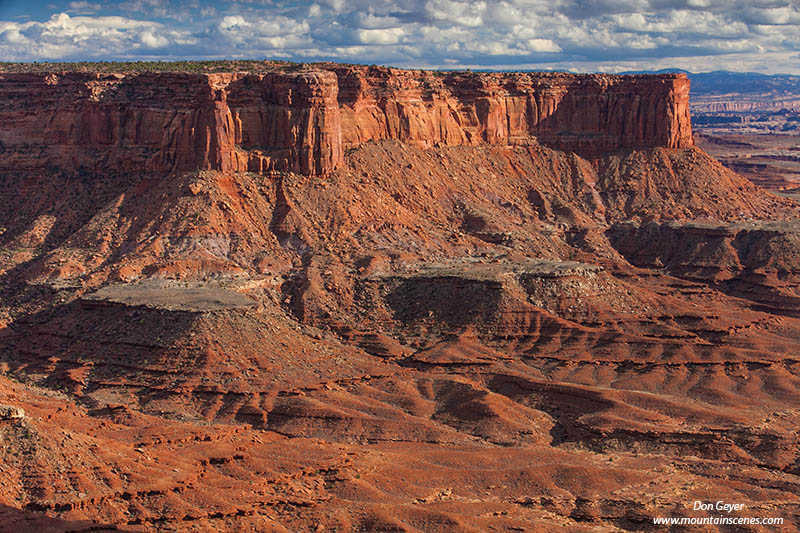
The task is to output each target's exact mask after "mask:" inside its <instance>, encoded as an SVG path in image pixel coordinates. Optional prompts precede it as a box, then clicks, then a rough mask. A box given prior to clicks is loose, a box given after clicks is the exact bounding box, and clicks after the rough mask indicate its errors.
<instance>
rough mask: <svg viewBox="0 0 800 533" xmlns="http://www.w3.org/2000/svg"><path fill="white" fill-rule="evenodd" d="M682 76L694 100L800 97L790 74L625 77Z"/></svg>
mask: <svg viewBox="0 0 800 533" xmlns="http://www.w3.org/2000/svg"><path fill="white" fill-rule="evenodd" d="M667 72H682V73H684V74H686V75H687V76H689V79H690V80H692V95H693V96H712V95H722V94H730V93H737V94H741V95H753V96H755V95H776V94H777V95H795V94H800V76H792V75H789V74H760V73H757V72H731V71H727V70H715V71H714V72H701V73H698V74H695V73H693V72H689V71H687V70H681V69H664V70H658V71H648V72H625V73H624V74H663V73H667Z"/></svg>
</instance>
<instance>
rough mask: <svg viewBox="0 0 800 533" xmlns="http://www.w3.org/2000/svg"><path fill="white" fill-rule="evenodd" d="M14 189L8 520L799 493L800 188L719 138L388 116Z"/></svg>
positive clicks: (281, 522) (2, 186)
mask: <svg viewBox="0 0 800 533" xmlns="http://www.w3.org/2000/svg"><path fill="white" fill-rule="evenodd" d="M0 204H2V205H6V206H15V207H14V208H13V209H11V210H2V212H0V217H2V218H1V219H0V226H2V228H3V232H2V235H0V301H1V302H2V307H0V313H2V315H0V403H2V404H6V405H9V406H12V407H16V408H20V409H22V410H24V416H22V417H20V416H19V414H20V413H19V412H17V411H14V412H13V413H11V411H9V413H10V414H7V415H5V416H4V417H3V418H2V419H0V480H2V482H0V531H8V532H19V531H105V530H119V531H587V532H588V531H593V532H597V531H650V530H652V531H662V530H665V529H666V528H665V527H664V526H655V525H653V518H654V517H668V516H675V517H686V516H717V515H718V514H720V513H717V512H715V511H694V510H693V509H692V505H693V503H694V502H695V501H703V502H716V501H719V500H724V501H725V502H730V503H743V504H744V505H745V510H744V511H742V512H741V513H738V514H737V513H733V515H734V516H754V517H781V518H783V519H784V520H785V523H784V526H783V529H779V530H781V531H789V530H795V529H794V528H796V527H797V524H798V523H800V443H799V442H798V440H799V439H800V435H798V427H800V355H798V353H799V351H798V350H800V246H799V245H800V221H798V217H800V206H798V204H797V203H795V202H794V201H793V200H792V199H790V198H785V197H779V196H777V195H774V194H772V193H770V192H768V191H766V190H764V189H761V188H759V187H757V186H756V185H754V184H752V183H750V182H749V181H748V180H746V179H745V178H743V177H741V176H740V175H738V174H735V173H734V172H733V171H731V170H729V169H727V168H725V167H723V166H722V165H721V164H720V163H718V162H717V161H716V160H714V159H713V158H712V157H710V156H709V155H707V154H706V153H705V152H704V151H702V150H701V149H699V148H681V149H660V148H651V149H644V150H627V151H620V152H618V153H614V154H611V155H606V156H602V157H598V158H594V159H584V158H581V157H579V156H577V155H575V154H572V153H566V152H561V151H557V150H553V149H550V148H547V147H544V146H539V145H538V144H536V143H535V142H532V143H531V144H530V145H528V146H517V147H506V146H489V145H484V146H454V147H447V146H438V147H433V148H428V149H421V148H414V147H411V146H409V145H407V144H403V143H400V142H397V141H391V140H384V141H378V142H368V143H365V144H364V145H363V146H361V147H359V148H356V149H353V150H349V151H348V152H347V154H346V157H345V162H344V164H343V165H341V166H340V167H339V168H338V169H336V170H335V171H333V172H332V173H330V174H328V175H326V176H316V177H309V176H303V175H299V174H294V173H289V172H273V173H271V174H269V175H266V176H265V175H258V174H252V173H247V172H221V171H212V170H206V171H197V172H185V173H174V174H170V175H169V176H167V177H158V178H155V177H153V176H150V175H147V174H136V173H130V174H127V175H122V176H115V177H114V179H110V178H109V177H108V176H104V175H94V176H86V175H82V174H79V173H75V172H69V171H58V170H52V169H51V170H50V171H48V172H42V171H39V170H35V169H34V170H24V171H20V172H18V173H16V174H15V175H14V176H13V179H11V178H9V177H8V176H4V178H3V181H2V182H0ZM672 530H674V531H677V530H678V529H672ZM703 530H710V529H703ZM719 530H720V531H730V530H731V529H726V528H725V527H722V526H720V527H719ZM736 530H737V531H774V530H776V529H774V528H768V527H762V526H740V529H736Z"/></svg>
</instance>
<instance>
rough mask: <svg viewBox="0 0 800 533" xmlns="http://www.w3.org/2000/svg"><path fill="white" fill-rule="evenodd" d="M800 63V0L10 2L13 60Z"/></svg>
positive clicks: (0, 26) (633, 65) (761, 68)
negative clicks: (211, 59)
mask: <svg viewBox="0 0 800 533" xmlns="http://www.w3.org/2000/svg"><path fill="white" fill-rule="evenodd" d="M201 58H248V59H265V58H267V59H288V60H294V61H314V60H334V61H343V62H354V63H378V64H385V65H393V66H398V67H421V68H437V67H443V68H543V69H544V68H554V69H559V70H574V71H598V70H599V71H607V72H616V71H621V70H632V69H660V68H685V69H687V70H691V71H695V72H702V71H709V70H715V69H727V70H738V71H758V72H768V73H777V72H783V73H793V74H800V1H799V0H788V1H787V0H750V1H742V0H503V1H489V0H482V1H466V0H465V1H461V0H397V1H394V2H387V1H382V0H371V1H368V0H352V1H348V0H317V1H315V2H296V1H292V2H290V1H280V0H239V1H235V2H228V1H216V2H214V1H209V0H121V1H106V0H68V1H67V0H53V1H48V0H43V1H40V0H27V1H23V0H0V60H2V61H72V60H124V59H156V60H157V59H164V60H169V59H201Z"/></svg>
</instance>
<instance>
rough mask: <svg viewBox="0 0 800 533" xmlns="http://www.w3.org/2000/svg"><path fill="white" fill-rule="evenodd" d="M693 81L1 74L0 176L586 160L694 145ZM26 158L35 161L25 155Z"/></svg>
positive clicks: (372, 73) (376, 71)
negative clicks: (527, 156) (415, 152)
mask: <svg viewBox="0 0 800 533" xmlns="http://www.w3.org/2000/svg"><path fill="white" fill-rule="evenodd" d="M688 102H689V80H688V79H687V78H686V77H685V76H684V75H681V74H675V75H671V74H670V75H653V76H609V75H571V74H564V73H470V72H426V71H402V70H396V69H389V68H378V67H358V66H341V65H315V66H313V67H310V68H304V69H300V70H295V71H287V70H282V71H279V70H276V71H274V72H265V73H258V74H253V73H220V74H192V73H140V74H120V73H108V74H104V73H87V72H38V73H4V74H3V73H0V120H2V122H3V124H4V128H3V131H2V132H0V142H2V147H1V148H2V151H3V153H4V158H3V162H2V163H0V166H2V168H0V170H8V169H12V168H14V169H18V168H46V167H48V166H52V167H59V168H61V169H65V168H66V169H74V170H76V171H84V172H98V171H102V172H109V171H111V172H138V171H142V170H145V171H149V172H160V173H167V172H181V171H189V170H197V169H208V170H222V171H227V170H234V171H251V172H258V173H267V172H270V171H275V170H278V171H293V172H298V173H302V174H306V175H322V174H326V173H328V172H330V171H331V170H333V169H334V168H336V167H337V166H339V165H341V163H342V162H343V160H344V153H345V150H348V149H352V148H355V147H358V146H360V145H363V144H364V143H367V142H369V141H375V140H384V139H395V140H399V141H402V142H406V143H409V144H413V145H415V146H419V147H425V148H427V147H431V146H434V145H479V144H495V145H519V144H530V143H532V142H536V141H538V142H539V143H541V144H544V145H547V146H550V147H553V148H556V149H559V150H564V151H574V152H578V153H580V154H581V155H584V156H587V157H594V156H598V155H603V154H607V153H610V152H614V151H618V150H624V149H636V148H650V147H666V148H681V147H688V146H692V144H693V141H692V132H691V124H690V120H689V106H688ZM31 155H34V157H31Z"/></svg>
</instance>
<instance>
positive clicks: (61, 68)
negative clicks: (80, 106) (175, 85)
mask: <svg viewBox="0 0 800 533" xmlns="http://www.w3.org/2000/svg"><path fill="white" fill-rule="evenodd" d="M322 64H323V63H296V62H294V61H277V60H254V59H215V60H204V61H76V62H52V63H47V62H33V63H10V62H0V72H7V73H25V72H66V71H70V72H121V73H142V72H191V73H215V72H232V71H234V72H251V73H259V72H273V71H276V70H281V71H289V72H297V71H302V70H304V69H306V68H310V67H313V66H319V65H322Z"/></svg>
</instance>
